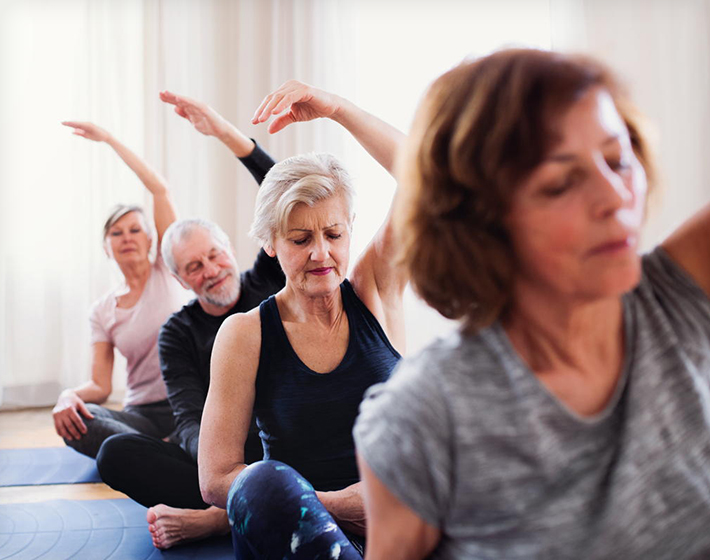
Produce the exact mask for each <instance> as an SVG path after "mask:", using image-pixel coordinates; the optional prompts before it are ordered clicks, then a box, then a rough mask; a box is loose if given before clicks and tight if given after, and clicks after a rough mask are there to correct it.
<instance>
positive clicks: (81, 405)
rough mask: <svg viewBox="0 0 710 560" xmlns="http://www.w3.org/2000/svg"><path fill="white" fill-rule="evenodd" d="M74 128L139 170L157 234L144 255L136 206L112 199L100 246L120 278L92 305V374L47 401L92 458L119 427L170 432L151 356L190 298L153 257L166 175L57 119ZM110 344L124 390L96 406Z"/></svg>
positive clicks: (104, 388) (146, 234)
mask: <svg viewBox="0 0 710 560" xmlns="http://www.w3.org/2000/svg"><path fill="white" fill-rule="evenodd" d="M62 124H64V125H66V126H69V127H72V128H74V134H76V135H78V136H82V137H84V138H87V139H88V140H93V141H95V142H105V143H106V144H108V145H109V146H111V147H112V148H113V149H114V150H115V151H116V153H117V154H118V155H119V156H120V157H121V159H122V160H123V161H124V162H125V163H126V165H128V167H130V168H131V170H133V171H134V172H135V174H136V175H138V178H139V179H140V180H141V182H142V183H143V184H144V185H145V187H146V188H147V189H148V190H149V191H150V193H151V194H152V195H153V219H154V220H155V229H156V231H157V234H158V240H157V244H158V251H157V255H158V257H157V258H156V260H155V262H151V261H150V259H149V256H148V255H149V252H150V248H151V242H152V230H151V228H150V226H149V225H148V222H147V219H146V216H145V214H144V213H143V210H142V209H141V208H140V207H138V206H126V205H119V206H117V207H116V208H115V209H114V211H113V212H112V213H111V215H110V216H109V218H108V220H106V223H105V225H104V232H103V233H104V249H105V251H106V254H107V255H108V256H109V258H112V259H113V260H115V261H116V264H118V267H119V268H120V269H121V273H122V274H123V277H124V283H123V285H121V286H120V287H118V288H116V289H114V290H112V291H110V292H109V293H108V294H106V295H105V296H103V297H102V298H101V299H99V300H98V301H97V302H96V303H95V304H94V305H93V307H92V310H91V342H92V347H93V359H92V366H91V380H89V381H87V382H86V383H83V384H82V385H79V386H78V387H74V388H73V389H66V390H64V391H63V392H62V393H61V394H60V395H59V399H58V400H57V405H56V406H55V407H54V411H53V415H54V426H55V429H56V430H57V433H58V434H59V435H60V436H61V437H62V438H64V441H65V442H66V444H67V445H69V446H70V447H73V448H74V449H76V450H77V451H79V452H80V453H83V454H85V455H89V456H90V457H96V454H97V453H98V450H99V447H100V446H101V443H102V442H103V441H104V440H105V439H106V438H108V437H109V436H111V435H114V434H118V433H145V434H148V435H152V436H155V437H159V438H162V437H165V436H167V435H168V434H170V432H172V430H173V417H172V410H171V408H170V404H169V403H168V401H167V395H166V391H165V385H164V383H163V379H162V377H161V374H160V362H159V359H158V345H157V342H158V332H159V330H160V327H161V326H162V324H163V323H164V322H165V321H166V320H167V318H168V317H169V316H170V315H171V314H172V313H174V312H175V311H177V310H178V309H180V307H181V306H182V305H183V304H184V303H186V302H187V300H188V299H189V293H188V292H187V291H185V290H184V289H183V288H182V287H181V286H180V284H179V283H178V282H177V280H175V278H173V277H172V276H171V275H170V272H169V271H168V269H167V267H166V266H165V264H164V263H163V261H162V258H161V257H160V241H161V238H162V236H163V232H165V230H166V229H167V228H168V226H169V225H170V224H171V223H172V222H174V221H175V219H176V212H175V207H174V205H173V202H172V200H171V198H170V192H169V191H168V188H167V185H166V184H165V180H164V179H163V178H162V177H161V176H160V175H159V174H158V173H156V172H155V171H154V170H153V169H151V168H150V166H148V165H147V164H146V163H145V162H144V161H143V160H142V159H141V158H139V157H138V156H137V155H136V154H134V153H133V152H132V151H131V150H129V149H128V148H126V147H125V146H124V145H123V144H121V143H120V142H119V141H118V140H116V139H115V138H114V137H113V136H112V135H111V134H109V133H108V132H106V131H105V130H103V129H102V128H100V127H98V126H96V125H94V124H92V123H86V122H64V123H62ZM114 348H118V350H119V352H121V354H123V355H124V356H125V357H126V360H127V366H128V380H127V383H126V385H127V391H126V397H125V399H124V403H123V404H124V408H123V410H122V411H114V410H109V409H107V408H104V407H103V406H99V405H100V404H101V403H103V402H105V401H106V399H108V397H109V395H110V394H111V390H112V374H113V357H114Z"/></svg>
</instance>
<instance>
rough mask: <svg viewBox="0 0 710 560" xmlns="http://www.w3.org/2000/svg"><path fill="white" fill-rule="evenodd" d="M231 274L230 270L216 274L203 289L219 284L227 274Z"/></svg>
mask: <svg viewBox="0 0 710 560" xmlns="http://www.w3.org/2000/svg"><path fill="white" fill-rule="evenodd" d="M231 275H232V273H231V272H229V271H228V270H225V271H224V272H223V273H222V274H220V275H219V276H217V278H215V279H214V280H212V281H211V282H210V283H209V284H207V287H206V288H205V289H206V290H211V289H212V287H213V286H214V285H215V284H219V283H220V282H221V281H222V280H224V279H225V278H227V277H228V276H231Z"/></svg>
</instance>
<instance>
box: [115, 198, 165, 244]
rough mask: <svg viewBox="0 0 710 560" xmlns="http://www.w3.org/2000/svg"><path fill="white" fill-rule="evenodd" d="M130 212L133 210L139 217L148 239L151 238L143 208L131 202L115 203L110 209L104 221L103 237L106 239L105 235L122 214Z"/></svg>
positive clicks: (151, 234)
mask: <svg viewBox="0 0 710 560" xmlns="http://www.w3.org/2000/svg"><path fill="white" fill-rule="evenodd" d="M131 212H135V213H136V214H137V215H138V216H139V217H140V220H141V222H142V223H143V229H144V230H145V232H146V233H147V234H148V239H152V238H153V231H152V229H151V228H150V226H149V225H148V220H147V219H146V217H145V212H144V211H143V208H141V207H140V206H135V205H132V204H117V205H116V206H114V207H113V208H112V209H111V213H110V214H109V216H108V218H106V221H105V222H104V231H103V233H104V236H103V239H104V240H105V239H106V237H107V236H108V232H109V231H110V230H111V228H112V227H113V226H114V224H115V223H116V222H117V221H118V220H120V219H121V218H123V216H125V215H126V214H130V213H131Z"/></svg>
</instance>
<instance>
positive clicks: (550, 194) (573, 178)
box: [540, 169, 584, 198]
mask: <svg viewBox="0 0 710 560" xmlns="http://www.w3.org/2000/svg"><path fill="white" fill-rule="evenodd" d="M583 175H584V173H582V172H581V171H580V170H578V169H573V170H572V171H570V172H569V173H567V174H566V175H565V176H564V177H563V178H562V179H561V180H559V181H556V182H553V183H551V184H549V185H548V186H546V187H544V188H543V189H541V191H540V192H541V194H542V195H543V196H545V197H547V198H557V197H559V196H562V195H563V194H565V193H567V192H568V191H570V190H571V189H573V188H574V187H575V186H576V185H577V184H578V183H579V182H580V180H581V179H582V177H583Z"/></svg>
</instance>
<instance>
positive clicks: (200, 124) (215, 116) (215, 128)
mask: <svg viewBox="0 0 710 560" xmlns="http://www.w3.org/2000/svg"><path fill="white" fill-rule="evenodd" d="M160 100H161V101H163V102H165V103H169V104H170V105H174V106H175V112H176V113H177V114H178V115H180V116H181V117H182V118H184V119H187V120H188V121H190V123H191V124H192V126H194V127H195V129H196V130H197V131H198V132H201V133H202V134H204V135H205V136H216V137H218V138H219V137H220V136H221V135H222V134H224V133H225V131H226V128H227V122H226V121H225V120H224V118H222V115H220V114H219V113H218V112H217V111H215V110H214V109H213V108H212V107H210V106H209V105H207V104H206V103H201V102H200V101H195V100H194V99H191V98H189V97H185V96H183V95H176V94H174V93H171V92H169V91H161V92H160Z"/></svg>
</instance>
